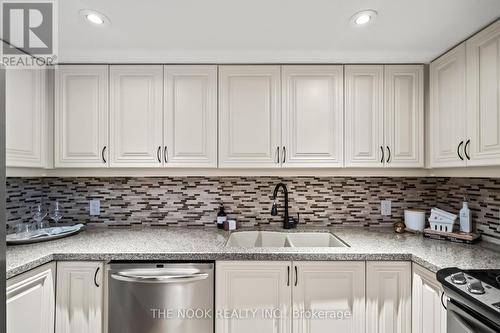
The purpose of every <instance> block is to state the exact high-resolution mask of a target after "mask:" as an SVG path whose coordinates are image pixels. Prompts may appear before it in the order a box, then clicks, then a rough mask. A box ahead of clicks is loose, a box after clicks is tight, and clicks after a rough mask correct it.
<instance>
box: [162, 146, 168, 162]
mask: <svg viewBox="0 0 500 333" xmlns="http://www.w3.org/2000/svg"><path fill="white" fill-rule="evenodd" d="M163 158H164V160H165V163H168V150H167V146H165V151H164V152H163Z"/></svg>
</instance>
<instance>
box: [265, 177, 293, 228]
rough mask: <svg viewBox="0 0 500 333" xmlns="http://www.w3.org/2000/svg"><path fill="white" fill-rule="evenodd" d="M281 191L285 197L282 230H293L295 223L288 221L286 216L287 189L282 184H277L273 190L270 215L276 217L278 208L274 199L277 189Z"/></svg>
mask: <svg viewBox="0 0 500 333" xmlns="http://www.w3.org/2000/svg"><path fill="white" fill-rule="evenodd" d="M280 188H282V189H283V194H284V196H285V208H284V210H285V211H284V216H283V228H284V229H291V228H295V226H296V223H295V222H294V221H293V220H291V219H290V216H289V214H288V189H287V187H286V185H285V184H284V183H278V185H276V187H275V188H274V192H273V207H272V208H271V215H272V216H276V215H278V208H277V206H276V197H277V196H278V191H279V189H280Z"/></svg>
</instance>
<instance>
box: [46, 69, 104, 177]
mask: <svg viewBox="0 0 500 333" xmlns="http://www.w3.org/2000/svg"><path fill="white" fill-rule="evenodd" d="M55 81H56V82H55V85H56V89H55V96H56V98H55V136H54V139H55V151H54V159H55V167H59V168H68V167H87V168H91V167H97V168H102V167H106V166H107V161H108V160H109V159H108V157H107V151H108V150H107V148H108V66H107V65H88V66H86V65H75V66H59V67H58V69H57V70H56V80H55Z"/></svg>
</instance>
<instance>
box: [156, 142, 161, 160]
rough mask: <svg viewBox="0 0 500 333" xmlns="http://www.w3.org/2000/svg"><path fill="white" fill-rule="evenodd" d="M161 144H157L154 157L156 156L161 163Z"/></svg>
mask: <svg viewBox="0 0 500 333" xmlns="http://www.w3.org/2000/svg"><path fill="white" fill-rule="evenodd" d="M160 154H161V146H158V150H157V151H156V157H157V158H158V162H159V163H161V157H160Z"/></svg>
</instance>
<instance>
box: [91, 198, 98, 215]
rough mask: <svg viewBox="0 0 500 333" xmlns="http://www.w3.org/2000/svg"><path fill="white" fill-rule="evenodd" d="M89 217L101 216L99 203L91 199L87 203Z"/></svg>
mask: <svg viewBox="0 0 500 333" xmlns="http://www.w3.org/2000/svg"><path fill="white" fill-rule="evenodd" d="M89 208H90V215H93V216H99V215H100V214H101V201H100V200H99V199H93V200H90V202H89Z"/></svg>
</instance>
